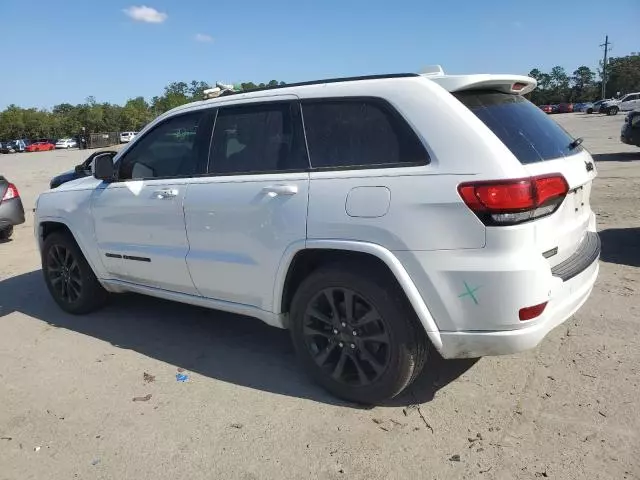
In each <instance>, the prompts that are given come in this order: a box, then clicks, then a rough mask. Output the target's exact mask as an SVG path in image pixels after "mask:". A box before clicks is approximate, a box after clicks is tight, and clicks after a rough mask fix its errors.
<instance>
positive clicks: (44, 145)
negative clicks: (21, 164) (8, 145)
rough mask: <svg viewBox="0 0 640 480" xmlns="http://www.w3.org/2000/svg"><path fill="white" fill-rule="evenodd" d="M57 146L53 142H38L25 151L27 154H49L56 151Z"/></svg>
mask: <svg viewBox="0 0 640 480" xmlns="http://www.w3.org/2000/svg"><path fill="white" fill-rule="evenodd" d="M55 149H56V144H55V142H53V141H52V140H38V141H37V142H33V143H32V144H31V145H29V146H28V147H27V148H26V149H25V151H27V152H47V151H49V150H55Z"/></svg>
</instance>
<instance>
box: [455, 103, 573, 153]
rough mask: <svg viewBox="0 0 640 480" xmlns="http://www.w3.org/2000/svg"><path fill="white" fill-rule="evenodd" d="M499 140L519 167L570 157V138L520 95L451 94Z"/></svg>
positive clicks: (571, 151)
mask: <svg viewBox="0 0 640 480" xmlns="http://www.w3.org/2000/svg"><path fill="white" fill-rule="evenodd" d="M454 95H455V96H456V98H458V100H460V101H461V102H462V103H463V104H465V105H466V106H467V107H468V108H469V110H471V111H472V112H473V113H475V114H476V116H477V117H478V118H479V119H480V120H482V121H483V122H484V124H485V125H486V126H487V127H489V128H490V129H491V131H493V133H495V134H496V136H497V137H498V138H499V139H500V140H502V143H504V144H505V145H506V147H507V148H508V149H509V150H511V153H513V154H514V155H515V156H516V158H517V159H518V160H520V163H523V164H527V163H536V162H543V161H545V160H552V159H556V158H562V157H566V156H569V155H574V154H576V153H578V152H579V151H581V150H582V148H581V147H576V148H574V149H571V148H570V147H569V145H570V144H571V142H573V140H574V139H573V137H571V136H570V135H569V134H568V133H567V132H566V131H565V130H564V129H563V128H562V127H560V125H558V124H557V123H556V122H555V121H553V120H551V119H550V118H549V116H548V115H547V114H546V113H544V112H543V111H542V110H540V109H539V108H538V107H536V106H535V105H534V104H533V103H531V102H530V101H529V100H527V99H526V98H523V97H521V96H520V95H511V94H508V93H500V92H494V91H466V92H457V93H455V94H454Z"/></svg>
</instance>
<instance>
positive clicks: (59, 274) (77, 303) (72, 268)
mask: <svg viewBox="0 0 640 480" xmlns="http://www.w3.org/2000/svg"><path fill="white" fill-rule="evenodd" d="M42 273H43V274H44V280H45V283H46V284H47V288H48V289H49V293H51V296H52V297H53V299H54V300H55V302H56V303H57V304H58V305H59V306H60V308H61V309H62V310H64V311H65V312H68V313H72V314H74V315H81V314H85V313H89V312H92V311H95V310H98V309H99V308H101V307H102V306H103V305H104V304H105V302H106V301H107V298H108V293H107V291H106V290H105V289H104V288H103V287H102V285H100V282H98V279H97V278H96V276H95V274H94V273H93V270H92V269H91V267H90V266H89V263H87V260H86V259H85V258H84V255H83V254H82V251H81V250H80V248H79V247H78V244H77V243H76V242H75V240H74V239H73V237H71V235H70V234H68V233H59V232H54V233H52V234H51V235H49V236H48V237H47V238H46V240H45V241H44V245H43V247H42ZM65 290H66V293H65Z"/></svg>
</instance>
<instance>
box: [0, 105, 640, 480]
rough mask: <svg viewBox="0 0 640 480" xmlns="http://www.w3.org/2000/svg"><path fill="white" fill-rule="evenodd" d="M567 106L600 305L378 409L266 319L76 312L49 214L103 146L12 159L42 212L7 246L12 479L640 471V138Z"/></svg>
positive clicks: (155, 305)
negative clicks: (316, 378) (595, 223)
mask: <svg viewBox="0 0 640 480" xmlns="http://www.w3.org/2000/svg"><path fill="white" fill-rule="evenodd" d="M554 119H556V120H557V121H558V122H559V123H561V124H562V125H563V126H564V127H565V128H566V129H567V130H569V131H570V132H571V133H573V134H574V135H577V136H582V137H584V138H585V146H586V147H587V148H588V149H589V150H590V151H591V152H592V154H593V155H594V158H595V160H596V162H597V168H598V171H599V176H598V178H597V180H596V182H595V186H594V190H593V195H592V199H591V201H592V204H593V207H594V209H595V211H596V212H597V214H598V219H599V230H600V231H601V235H602V241H603V253H602V258H601V271H600V272H601V273H600V277H599V279H598V283H597V285H596V288H595V289H594V292H593V294H592V295H591V297H590V299H589V300H588V302H587V303H586V305H585V306H584V307H583V308H582V309H581V310H580V311H579V312H578V314H577V315H576V316H575V317H574V318H573V319H571V320H569V321H567V322H566V323H565V324H564V325H562V326H561V327H559V328H557V329H556V330H554V331H553V332H552V333H551V334H550V335H549V336H548V337H547V338H546V339H545V340H544V342H543V343H542V344H541V345H540V346H539V347H538V348H537V349H536V350H533V351H530V352H526V353H523V354H519V355H513V356H505V357H494V358H483V359H481V360H479V361H470V360H465V361H450V362H443V361H439V360H434V361H433V362H432V363H431V364H428V365H427V367H426V372H425V374H424V375H423V376H422V377H421V378H420V379H419V381H418V383H417V384H416V385H415V386H414V387H413V388H412V389H411V391H410V392H408V393H407V394H406V395H404V396H403V397H402V398H399V399H396V400H395V401H394V402H393V403H391V404H390V405H387V406H382V407H376V408H373V409H363V408H358V407H356V406H354V405H349V404H345V403H343V402H340V401H337V400H335V399H334V398H332V397H330V396H328V395H327V394H325V393H324V392H323V391H322V390H320V389H319V388H317V387H316V386H314V385H313V384H311V383H310V382H309V381H308V379H307V377H306V376H305V375H304V374H303V373H302V372H301V371H300V370H299V368H298V366H297V363H296V361H295V358H294V355H293V351H292V347H291V345H290V343H289V340H288V335H287V333H286V332H283V331H279V330H276V329H272V328H269V327H267V326H265V325H262V324H261V323H260V322H258V321H254V320H252V319H246V318H242V317H238V316H233V315H228V314H223V313H219V312H213V311H206V310H202V309H198V308H192V307H188V306H183V305H177V304H171V303H167V302H162V301H158V300H155V299H149V298H144V297H139V296H134V295H129V296H122V297H121V298H118V299H116V300H115V301H114V302H112V304H111V305H110V306H109V307H108V308H107V309H105V310H103V311H101V312H99V313H97V314H94V315H91V316H87V317H72V316H69V315H66V314H63V313H62V312H61V311H60V310H59V309H58V308H57V307H56V306H55V305H54V304H53V302H52V300H51V299H50V298H49V295H48V293H47V292H46V290H45V287H44V284H43V281H42V278H41V272H40V271H39V259H38V254H37V251H36V245H35V243H34V240H33V236H32V214H31V208H32V207H33V206H34V202H35V199H36V197H37V195H38V193H39V192H41V191H43V190H44V189H46V188H47V185H48V181H49V179H50V177H51V176H53V175H54V174H56V173H58V172H61V171H63V170H66V169H68V168H70V167H72V166H73V165H75V164H77V163H80V161H81V160H82V159H83V158H84V157H86V155H87V153H86V152H80V151H68V152H51V153H49V152H47V153H35V154H24V155H4V156H0V172H1V173H3V174H4V175H6V176H7V177H8V178H9V179H10V180H11V181H13V182H15V183H16V184H17V185H18V187H19V189H20V192H21V194H22V196H23V200H24V203H25V207H26V208H27V209H29V214H28V220H27V223H26V224H25V225H22V226H20V227H18V228H17V229H16V232H15V237H14V239H13V241H11V242H8V243H5V244H2V245H0V365H1V366H2V370H1V371H0V405H1V408H0V479H21V480H22V479H38V480H40V479H45V478H51V479H74V478H105V479H125V478H136V479H154V480H155V479H165V478H166V479H172V480H173V479H176V478H189V479H205V478H207V479H209V478H230V479H231V478H234V479H235V478H240V479H257V478H278V479H299V478H322V479H339V478H366V479H383V478H384V479H387V478H390V479H391V478H398V479H401V478H402V479H407V478H429V479H434V478H438V479H443V478H487V479H492V478H493V479H521V478H522V479H528V478H557V479H585V478H588V479H590V480H593V479H623V478H629V479H631V478H640V460H639V459H638V452H639V451H640V433H639V432H640V415H639V414H638V411H640V397H639V395H638V391H639V390H638V383H639V380H640V372H639V365H640V333H639V329H638V319H639V312H638V308H639V307H640V304H639V302H638V290H639V287H640V283H639V282H640V269H639V267H640V253H639V251H638V246H639V245H640V228H639V225H640V208H638V205H639V202H640V198H639V196H640V149H638V148H633V147H627V146H625V145H623V144H621V143H620V142H619V140H618V135H619V129H620V126H621V123H622V119H623V117H622V116H621V115H618V116H616V117H606V116H588V115H583V114H567V115H556V116H554ZM177 373H182V374H185V375H187V376H188V381H186V382H178V381H176V374H177Z"/></svg>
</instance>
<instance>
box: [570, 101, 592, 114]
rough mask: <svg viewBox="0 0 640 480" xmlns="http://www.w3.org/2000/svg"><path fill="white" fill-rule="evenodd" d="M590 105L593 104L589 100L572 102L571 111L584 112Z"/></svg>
mask: <svg viewBox="0 0 640 480" xmlns="http://www.w3.org/2000/svg"><path fill="white" fill-rule="evenodd" d="M591 105H593V104H592V103H591V102H582V103H574V104H573V111H574V112H584V111H585V110H586V109H587V108H588V107H590V106H591Z"/></svg>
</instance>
